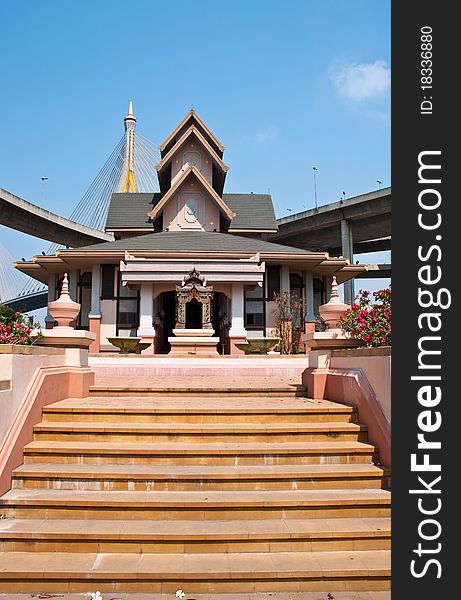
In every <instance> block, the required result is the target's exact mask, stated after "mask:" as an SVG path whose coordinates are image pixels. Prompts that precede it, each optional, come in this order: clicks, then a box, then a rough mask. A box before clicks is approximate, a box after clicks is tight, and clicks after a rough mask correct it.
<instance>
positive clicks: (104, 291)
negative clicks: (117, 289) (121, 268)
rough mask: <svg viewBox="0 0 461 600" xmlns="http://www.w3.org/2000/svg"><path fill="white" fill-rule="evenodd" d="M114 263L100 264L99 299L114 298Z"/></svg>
mask: <svg viewBox="0 0 461 600" xmlns="http://www.w3.org/2000/svg"><path fill="white" fill-rule="evenodd" d="M114 277H115V265H102V286H101V299H102V300H113V299H114Z"/></svg>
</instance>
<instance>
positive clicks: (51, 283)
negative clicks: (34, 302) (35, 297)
mask: <svg viewBox="0 0 461 600" xmlns="http://www.w3.org/2000/svg"><path fill="white" fill-rule="evenodd" d="M53 300H56V274H55V273H50V274H49V275H48V304H49V303H50V302H53ZM54 323H55V320H54V319H53V317H52V316H51V315H50V313H49V312H47V314H46V317H45V326H46V327H53V324H54Z"/></svg>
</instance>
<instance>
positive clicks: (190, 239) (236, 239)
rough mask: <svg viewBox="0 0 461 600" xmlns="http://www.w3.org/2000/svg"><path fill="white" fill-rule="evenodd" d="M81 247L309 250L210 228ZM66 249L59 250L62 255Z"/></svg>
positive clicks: (85, 248)
mask: <svg viewBox="0 0 461 600" xmlns="http://www.w3.org/2000/svg"><path fill="white" fill-rule="evenodd" d="M81 250H97V251H99V250H128V251H130V250H165V251H174V250H192V251H200V250H204V251H209V252H251V253H253V254H255V253H256V252H273V253H286V252H290V253H297V254H309V252H307V251H306V250H301V249H300V248H294V247H293V246H283V245H281V244H274V243H273V242H265V241H262V240H255V239H252V238H246V237H242V236H239V235H235V234H229V233H214V232H209V231H164V232H159V233H146V234H144V235H138V236H134V237H130V238H126V239H124V240H117V241H114V242H102V243H101V244H93V245H91V246H83V247H82V248H78V251H81ZM65 252H66V251H65V250H62V251H61V253H62V254H63V255H64V254H65Z"/></svg>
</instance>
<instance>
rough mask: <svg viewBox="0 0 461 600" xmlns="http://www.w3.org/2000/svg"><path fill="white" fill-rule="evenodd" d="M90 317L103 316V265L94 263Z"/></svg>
mask: <svg viewBox="0 0 461 600" xmlns="http://www.w3.org/2000/svg"><path fill="white" fill-rule="evenodd" d="M88 316H89V317H90V318H93V319H97V318H101V265H99V264H98V265H93V270H92V275H91V310H90V314H89V315H88Z"/></svg>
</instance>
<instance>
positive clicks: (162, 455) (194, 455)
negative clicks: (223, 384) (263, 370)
mask: <svg viewBox="0 0 461 600" xmlns="http://www.w3.org/2000/svg"><path fill="white" fill-rule="evenodd" d="M24 458H25V463H26V464H31V463H66V464H71V463H79V464H98V465H102V464H151V465H154V464H163V465H233V466H238V465H258V464H259V465H264V464H267V465H271V464H273V465H282V464H318V463H323V464H339V463H370V462H372V460H373V459H374V458H376V448H375V447H374V446H373V445H371V444H366V443H364V442H357V441H328V442H284V443H282V442H279V443H277V444H269V443H258V442H252V443H245V444H242V443H227V444H225V443H211V442H209V443H207V444H198V443H195V444H181V445H178V444H177V443H174V442H170V443H146V442H104V443H101V442H82V441H80V442H72V441H71V442H69V441H62V440H61V439H60V440H59V441H57V442H53V441H42V442H38V441H35V442H31V443H30V444H28V445H27V446H26V447H25V449H24Z"/></svg>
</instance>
